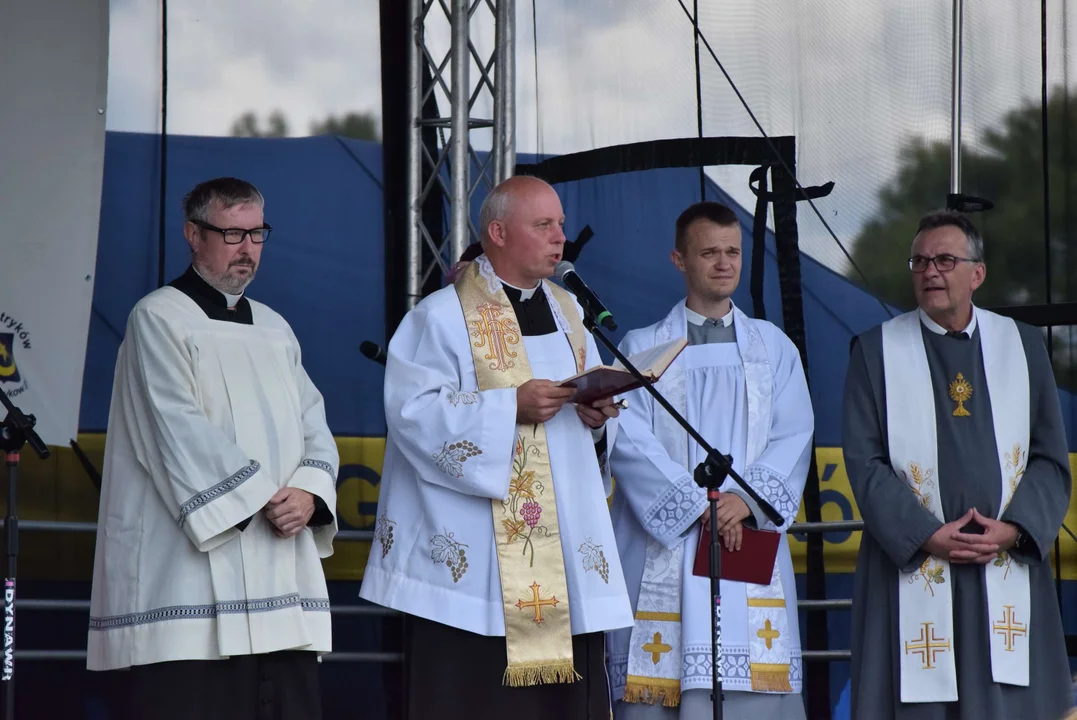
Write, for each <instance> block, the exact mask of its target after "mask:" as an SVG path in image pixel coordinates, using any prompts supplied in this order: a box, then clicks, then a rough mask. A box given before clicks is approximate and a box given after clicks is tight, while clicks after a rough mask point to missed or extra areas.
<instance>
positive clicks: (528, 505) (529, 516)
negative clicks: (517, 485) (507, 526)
mask: <svg viewBox="0 0 1077 720" xmlns="http://www.w3.org/2000/svg"><path fill="white" fill-rule="evenodd" d="M520 516H521V517H523V519H524V522H525V523H527V526H528V527H530V528H533V527H535V526H536V525H538V521H539V518H540V517H542V506H541V505H539V504H538V503H537V502H535V501H534V500H528V501H527V502H525V503H524V504H523V505H521V506H520Z"/></svg>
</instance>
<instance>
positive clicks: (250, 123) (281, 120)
mask: <svg viewBox="0 0 1077 720" xmlns="http://www.w3.org/2000/svg"><path fill="white" fill-rule="evenodd" d="M231 135H232V137H274V138H279V137H288V120H287V118H285V117H284V113H282V112H281V111H280V110H274V111H273V112H271V113H270V114H269V116H268V117H267V118H266V124H265V127H264V128H263V127H262V124H261V123H260V122H259V121H258V116H257V115H255V114H254V113H253V112H251V111H249V110H248V111H247V112H245V113H243V114H242V115H240V116H239V117H238V118H236V120H235V121H234V122H233V123H232V132H231Z"/></svg>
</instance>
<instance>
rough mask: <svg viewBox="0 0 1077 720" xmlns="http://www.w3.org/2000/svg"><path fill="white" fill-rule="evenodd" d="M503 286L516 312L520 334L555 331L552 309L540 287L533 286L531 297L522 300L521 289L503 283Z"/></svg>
mask: <svg viewBox="0 0 1077 720" xmlns="http://www.w3.org/2000/svg"><path fill="white" fill-rule="evenodd" d="M503 287H504V288H505V294H506V295H508V296H509V302H510V303H512V309H513V311H514V312H515V313H516V322H517V323H518V324H519V325H520V334H521V335H524V336H527V335H549V334H550V333H552V332H557V323H556V322H555V321H554V319H553V310H551V309H550V302H549V301H548V300H547V299H546V293H545V292H543V291H542V288H535V292H534V293H533V294H532V295H531V297H529V298H527V299H526V300H524V299H523V292H522V291H521V290H519V289H517V288H514V287H512V286H511V285H503Z"/></svg>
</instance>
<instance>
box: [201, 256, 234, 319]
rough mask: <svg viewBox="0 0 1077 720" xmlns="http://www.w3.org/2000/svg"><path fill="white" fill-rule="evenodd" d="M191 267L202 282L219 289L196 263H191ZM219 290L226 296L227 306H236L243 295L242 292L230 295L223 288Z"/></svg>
mask: <svg viewBox="0 0 1077 720" xmlns="http://www.w3.org/2000/svg"><path fill="white" fill-rule="evenodd" d="M191 269H192V270H194V271H195V274H196V275H198V277H199V278H200V279H201V280H202V282H204V283H205V284H206V285H209V287H210V288H211V289H213V290H217V288H215V287H213V285H211V284H210V282H209V280H206V277H205V276H204V275H203V274H202V273H201V272H199V270H198V267H196V266H195V264H194V263H191ZM217 292H219V293H220V294H221V295H223V296H224V301H225V303H226V307H230V308H233V307H235V306H236V303H238V302H239V299H240V298H241V297H243V293H240V294H239V295H229V294H228V293H226V292H224V291H223V290H217Z"/></svg>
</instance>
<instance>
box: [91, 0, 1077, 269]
mask: <svg viewBox="0 0 1077 720" xmlns="http://www.w3.org/2000/svg"><path fill="white" fill-rule="evenodd" d="M401 1H403V0H401ZM536 2H537V8H536V13H535V15H536V20H537V22H535V23H533V22H532V7H533V6H532V2H529V1H528V0H519V1H518V2H517V3H516V5H517V15H516V35H517V39H516V51H517V52H516V114H517V149H518V151H519V152H534V151H541V152H545V153H565V152H574V151H579V150H586V149H590V148H595V147H603V146H607V145H613V144H618V143H625V142H636V141H641V140H649V139H654V138H673V137H689V136H695V135H696V132H697V120H696V87H695V56H694V49H693V29H692V25H691V21H690V19H689V18H688V17H687V16H686V15H685V11H684V10H683V9H682V6H681V4H680V2H679V0H536ZM684 3H685V6H686V7H687V8H688V9H689V11H690V10H691V8H692V0H684ZM699 5H700V19H699V21H700V30H701V33H702V36H703V37H705V38H706V40H707V41H708V42H709V43H710V45H711V47H712V48H713V50H714V52H715V53H716V55H717V56H718V59H719V60H720V61H721V62H722V64H723V66H724V67H725V70H726V71H727V72H728V73H729V75H730V77H731V78H732V80H733V82H734V83H735V84H736V86H737V88H738V89H739V90H740V92H741V93H742V95H743V97H744V99H745V100H746V102H747V104H748V106H749V107H750V108H751V109H752V111H753V112H754V113H755V115H756V117H757V119H758V121H759V123H760V124H761V125H762V126H763V129H764V130H765V131H766V132H767V133H768V134H770V135H784V134H794V135H795V136H796V138H797V147H798V157H797V175H798V177H799V178H800V180H801V182H802V183H803V184H804V185H818V184H822V183H825V182H827V181H831V180H832V181H834V182H835V183H836V185H835V190H834V192H833V194H832V195H831V196H830V197H828V198H825V199H822V200H818V201H816V205H817V207H818V208H819V210H820V212H822V213H823V216H824V217H825V218H826V219H827V221H828V223H830V224H831V226H832V228H833V229H834V231H835V233H836V234H837V236H838V238H839V239H840V240H841V241H842V242H843V243H844V244H845V246H846V247H850V245H851V243H852V241H853V239H854V238H855V237H856V235H857V234H858V232H859V230H860V228H861V226H862V225H863V223H864V222H865V221H866V220H868V219H870V218H871V217H872V216H873V215H874V214H875V213H876V212H877V211H878V192H879V189H880V188H881V187H882V186H884V185H885V184H886V183H887V182H888V181H889V180H890V179H891V177H892V176H893V174H894V173H895V172H896V170H897V168H898V166H899V162H900V158H901V152H902V149H903V148H904V147H905V145H906V143H907V142H908V141H909V140H910V139H912V138H914V137H921V138H926V139H928V140H934V141H943V142H948V141H949V137H950V115H951V105H950V98H951V83H950V72H951V57H952V56H951V51H952V38H951V8H952V2H951V0H915V1H914V0H877V1H875V2H863V0H699ZM255 7H256V8H257V9H254V8H255ZM1062 13H1063V9H1062V0H1052V1H1051V2H1050V3H1049V27H1050V28H1051V30H1050V45H1049V47H1051V48H1055V49H1058V48H1061V47H1062V42H1061V38H1062V28H1063V23H1062V19H1063V16H1062ZM1070 15H1071V16H1072V15H1077V12H1073V11H1071V12H1070ZM168 20H169V23H168V50H169V53H168V58H169V63H168V108H169V112H168V131H169V132H170V133H177V134H198V135H227V134H228V133H229V129H230V128H231V125H232V123H233V122H234V121H235V119H236V118H237V117H239V116H240V115H241V114H243V113H244V112H247V111H254V112H256V113H257V114H258V115H259V116H262V117H264V116H265V115H267V114H268V113H270V112H272V111H275V110H279V111H281V112H283V113H284V115H285V116H286V117H287V118H288V120H289V124H290V130H291V134H293V135H302V134H306V133H308V132H309V128H310V124H311V123H312V122H314V121H317V120H321V119H324V118H325V117H326V116H328V115H330V114H336V115H340V114H343V113H347V112H353V111H357V112H368V113H373V114H375V115H380V103H381V90H380V84H381V67H380V50H379V27H378V22H379V21H378V0H263V1H262V2H260V3H259V4H258V5H257V6H252V5H246V4H240V3H235V2H229V1H228V0H185V1H184V2H183V3H172V4H171V5H170V7H169V17H168ZM1066 21H1067V23H1066V26H1068V27H1069V32H1070V36H1071V40H1077V37H1074V32H1073V28H1074V26H1075V25H1077V18H1074V17H1068V18H1066ZM1039 22H1040V18H1039V3H1014V2H1012V0H978V1H977V2H976V3H965V34H964V36H963V39H964V55H963V57H964V84H963V96H962V113H963V123H962V127H963V130H962V134H963V138H962V139H963V142H964V143H966V144H969V145H971V146H973V147H977V148H978V147H981V145H982V135H983V131H984V130H985V129H987V128H989V127H991V126H992V125H995V124H997V123H998V122H999V121H1000V119H1001V118H1002V117H1003V115H1004V114H1005V113H1006V112H1007V111H1008V110H1011V109H1013V108H1015V107H1017V106H1018V105H1020V104H1021V103H1022V102H1027V101H1029V100H1032V101H1038V98H1039V93H1040V79H1041V76H1040V25H1039ZM426 27H427V32H428V33H429V36H430V40H429V41H428V42H429V44H430V46H431V47H432V49H433V50H434V56H435V57H436V58H437V59H438V60H440V59H441V57H442V56H443V55H444V53H445V52H447V50H448V37H449V34H448V23H447V21H446V20H445V19H444V16H443V13H442V12H441V10H440V5H439V4H437V3H436V4H435V6H434V8H433V9H432V10H431V15H430V19H429V20H428V21H427V25H426ZM535 38H537V51H536V42H535ZM472 40H473V42H474V44H475V46H476V48H477V50H478V51H479V53H480V55H481V56H482V57H483V58H486V57H487V56H488V55H489V53H490V52H491V51H492V49H493V41H492V40H493V23H492V14H491V13H490V12H489V11H488V9H487V7H486V5H485V4H480V6H479V7H478V8H477V10H476V12H475V14H474V16H473V18H472ZM701 53H702V57H701V63H700V67H701V83H700V84H701V95H702V109H703V125H704V133H705V134H707V135H725V136H731V135H732V136H736V135H740V136H750V137H758V136H759V134H760V133H759V130H758V128H757V127H756V126H755V124H754V123H753V122H752V121H751V119H750V118H749V115H748V113H747V112H746V111H745V109H744V107H743V105H742V103H741V101H740V100H739V99H738V98H737V96H736V94H735V93H734V92H733V90H732V89H731V87H730V83H729V80H727V79H726V77H725V76H724V75H723V74H722V72H721V70H720V69H719V67H718V65H717V63H716V62H715V61H714V59H713V58H711V57H710V56H709V53H708V52H707V50H706V49H705V48H701ZM160 55H161V36H160V9H159V2H156V1H155V0H112V3H111V35H110V67H109V95H108V108H107V126H108V129H110V130H120V131H140V132H157V131H158V130H159V128H160V117H159V114H160V97H161V92H160V90H161V77H160ZM536 65H537V75H538V83H537V88H538V90H537V92H536ZM1063 66H1064V62H1063V58H1062V57H1061V52H1060V51H1057V50H1056V51H1054V54H1053V55H1049V68H1050V77H1051V81H1052V84H1054V83H1057V82H1060V81H1061V80H1062V76H1063ZM1073 67H1074V64H1073V62H1072V58H1070V68H1071V74H1072V70H1073ZM472 77H473V80H474V78H476V77H477V73H475V72H474V70H473V72H472ZM400 80H401V82H404V81H405V69H404V68H401V69H400ZM439 102H440V104H441V107H442V108H444V109H445V110H444V111H445V112H446V113H447V108H448V101H447V98H446V97H445V96H444V94H443V93H440V91H439ZM490 107H491V105H490V99H489V97H488V96H486V95H482V96H480V99H479V101H478V103H477V104H476V107H475V110H474V114H475V115H479V116H485V117H490V116H491V112H492V111H491V110H490ZM472 142H473V144H475V145H476V146H477V147H480V148H481V147H484V146H488V144H489V133H488V132H487V133H478V132H477V133H474V134H473V137H472ZM750 171H751V168H710V169H708V174H709V175H710V176H711V177H712V178H713V179H715V180H716V181H717V182H718V183H719V184H721V185H722V186H723V187H724V188H725V189H726V190H727V191H729V192H730V193H731V194H732V195H733V196H734V198H736V199H737V200H738V201H739V202H741V203H742V204H745V205H746V206H748V207H751V206H752V205H753V204H754V198H753V196H752V195H751V193H750V191H749V189H748V186H747V176H748V173H749V172H750ZM943 201H944V198H940V204H941V203H942V202H943ZM798 218H799V224H800V231H801V246H802V249H804V250H805V251H806V252H808V253H809V254H811V255H813V256H814V257H816V258H817V259H819V260H821V261H823V262H824V263H826V264H828V265H830V266H831V267H834V268H836V269H839V270H841V269H843V268H844V261H843V258H842V253H841V250H840V249H839V248H838V246H837V245H836V244H835V243H834V241H833V240H832V239H831V238H830V236H829V234H828V233H827V232H826V230H825V229H824V228H823V227H822V225H821V224H820V223H819V221H818V220H817V219H816V218H815V216H814V213H813V212H812V211H811V210H810V208H808V207H806V206H805V205H804V204H803V203H801V204H800V210H799V215H798Z"/></svg>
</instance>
